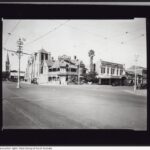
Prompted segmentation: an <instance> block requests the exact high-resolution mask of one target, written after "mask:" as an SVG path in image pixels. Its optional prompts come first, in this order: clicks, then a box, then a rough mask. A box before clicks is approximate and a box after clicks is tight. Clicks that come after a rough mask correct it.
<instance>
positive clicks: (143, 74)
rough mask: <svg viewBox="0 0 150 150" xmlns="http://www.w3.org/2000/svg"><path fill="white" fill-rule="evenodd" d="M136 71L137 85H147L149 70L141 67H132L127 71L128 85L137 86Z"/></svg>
mask: <svg viewBox="0 0 150 150" xmlns="http://www.w3.org/2000/svg"><path fill="white" fill-rule="evenodd" d="M135 69H136V84H137V85H138V84H146V83H147V69H146V68H144V67H141V66H136V68H135V66H131V67H130V68H127V69H126V77H127V83H128V84H129V85H134V84H135Z"/></svg>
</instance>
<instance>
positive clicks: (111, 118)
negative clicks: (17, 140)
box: [3, 81, 147, 130]
mask: <svg viewBox="0 0 150 150" xmlns="http://www.w3.org/2000/svg"><path fill="white" fill-rule="evenodd" d="M127 90H133V89H132V87H121V86H120V87H119V86H118V87H112V86H103V85H69V86H42V85H29V84H24V83H22V84H21V88H20V89H17V88H16V83H14V82H9V81H4V82H3V128H4V129H134V130H146V129H147V98H146V96H139V95H135V94H132V93H130V92H126V91H127Z"/></svg>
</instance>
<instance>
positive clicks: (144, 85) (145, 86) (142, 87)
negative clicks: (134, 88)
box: [139, 84, 147, 89]
mask: <svg viewBox="0 0 150 150" xmlns="http://www.w3.org/2000/svg"><path fill="white" fill-rule="evenodd" d="M146 88H147V84H141V85H140V87H139V89H146Z"/></svg>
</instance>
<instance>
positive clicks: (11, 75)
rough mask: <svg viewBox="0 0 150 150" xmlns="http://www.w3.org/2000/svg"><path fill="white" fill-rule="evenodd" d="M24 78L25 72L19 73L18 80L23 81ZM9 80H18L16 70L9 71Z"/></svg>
mask: <svg viewBox="0 0 150 150" xmlns="http://www.w3.org/2000/svg"><path fill="white" fill-rule="evenodd" d="M24 77H25V71H20V80H22V81H23V80H24ZM9 80H11V81H17V80H18V71H17V70H11V71H10V75H9Z"/></svg>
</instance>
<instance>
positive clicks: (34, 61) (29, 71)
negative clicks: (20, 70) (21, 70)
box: [25, 49, 53, 82]
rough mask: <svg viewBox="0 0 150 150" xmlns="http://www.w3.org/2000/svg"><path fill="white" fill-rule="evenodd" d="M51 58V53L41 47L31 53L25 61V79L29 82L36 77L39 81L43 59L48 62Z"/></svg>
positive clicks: (40, 79) (41, 77) (41, 78)
mask: <svg viewBox="0 0 150 150" xmlns="http://www.w3.org/2000/svg"><path fill="white" fill-rule="evenodd" d="M52 59H53V58H52V57H51V53H48V52H47V51H46V50H44V49H41V50H39V51H38V52H35V53H34V54H32V55H31V56H30V57H29V59H28V62H27V68H26V73H25V80H27V81H29V82H31V81H32V80H33V79H34V78H36V79H38V81H39V82H44V81H43V65H44V61H48V62H49V63H50V62H51V61H53V60H52Z"/></svg>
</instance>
